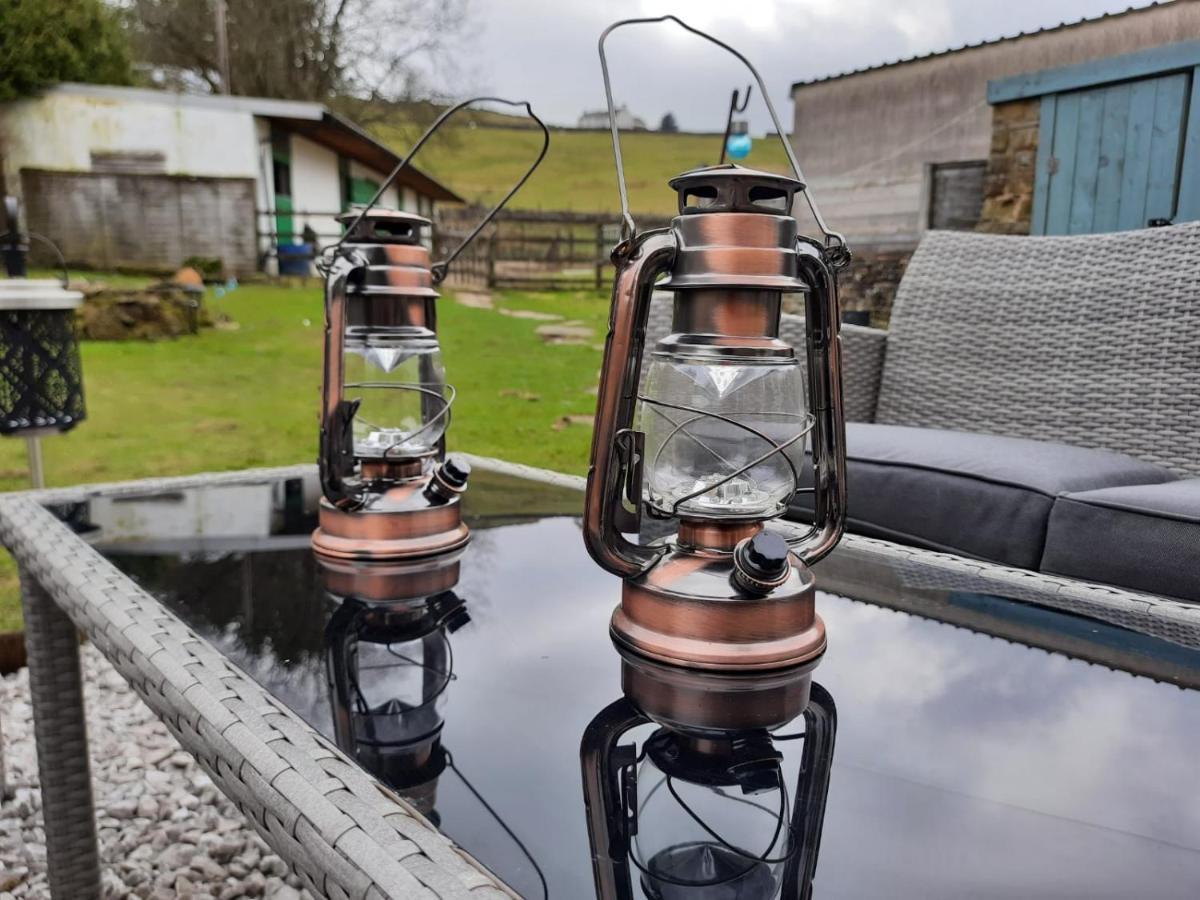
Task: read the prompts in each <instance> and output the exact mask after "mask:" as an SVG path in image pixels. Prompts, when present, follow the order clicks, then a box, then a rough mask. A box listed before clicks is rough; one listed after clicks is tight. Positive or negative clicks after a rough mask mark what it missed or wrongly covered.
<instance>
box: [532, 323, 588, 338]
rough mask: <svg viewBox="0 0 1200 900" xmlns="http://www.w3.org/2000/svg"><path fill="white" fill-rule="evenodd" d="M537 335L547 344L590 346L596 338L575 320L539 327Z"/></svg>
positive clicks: (585, 326)
mask: <svg viewBox="0 0 1200 900" xmlns="http://www.w3.org/2000/svg"><path fill="white" fill-rule="evenodd" d="M537 334H538V337H540V338H541V339H542V340H543V341H544V342H545V343H547V344H590V343H591V342H592V341H593V340H594V339H595V337H596V335H595V332H593V331H592V329H591V328H589V327H588V326H587V325H584V324H583V323H582V322H577V321H575V320H572V321H569V322H556V323H555V324H553V325H539V326H538V328H537Z"/></svg>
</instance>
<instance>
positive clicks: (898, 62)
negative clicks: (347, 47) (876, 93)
mask: <svg viewBox="0 0 1200 900" xmlns="http://www.w3.org/2000/svg"><path fill="white" fill-rule="evenodd" d="M1169 2H1171V0H1155V2H1153V3H1150V4H1148V5H1146V6H1130V7H1129V8H1127V9H1124V10H1121V11H1120V12H1114V13H1104V14H1102V15H1099V16H1088V17H1086V18H1083V19H1077V20H1076V21H1074V22H1060V23H1059V24H1057V25H1048V26H1046V27H1045V28H1038V29H1035V30H1034V31H1021V32H1018V33H1017V34H1009V35H1005V36H1003V37H998V38H991V39H990V40H986V41H976V42H975V43H973V44H963V45H962V46H961V47H950V48H949V49H947V50H933V51H930V52H929V53H920V54H917V55H916V56H906V57H904V58H903V59H895V60H892V61H891V62H883V63H876V64H874V65H871V66H863V67H862V68H860V69H851V70H850V71H848V72H838V73H836V74H834V75H822V76H821V77H819V78H810V79H809V80H807V81H796V82H793V83H792V92H793V93H795V91H796V89H797V88H802V87H805V86H807V85H810V84H821V83H822V82H826V81H836V80H837V79H839V78H849V77H850V76H851V75H861V74H863V73H864V72H875V71H878V70H880V69H890V68H893V67H895V66H903V65H907V64H908V63H914V62H920V61H922V60H925V59H935V58H937V57H939V56H949V55H950V54H952V53H962V52H964V51H966V50H974V49H976V48H977V47H990V46H992V45H993V44H1003V43H1006V42H1008V41H1016V40H1020V39H1021V38H1023V37H1031V36H1033V35H1035V34H1048V33H1050V32H1053V31H1064V30H1066V29H1068V28H1077V27H1079V26H1080V25H1088V24H1090V23H1092V22H1101V21H1103V20H1105V19H1119V18H1121V17H1122V16H1128V15H1131V14H1133V13H1140V12H1145V11H1147V10H1150V9H1154V8H1155V7H1157V6H1166V5H1167V3H1169Z"/></svg>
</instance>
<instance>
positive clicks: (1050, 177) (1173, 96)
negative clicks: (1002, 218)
mask: <svg viewBox="0 0 1200 900" xmlns="http://www.w3.org/2000/svg"><path fill="white" fill-rule="evenodd" d="M1191 79H1192V74H1191V73H1190V72H1177V73H1173V74H1170V75H1163V76H1158V77H1154V78H1143V79H1139V80H1137V81H1126V82H1122V83H1119V84H1113V85H1108V86H1105V87H1096V88H1089V89H1086V90H1078V91H1068V92H1065V93H1060V94H1050V95H1048V96H1045V97H1043V98H1042V114H1041V128H1040V135H1039V144H1040V145H1041V146H1040V150H1039V153H1038V169H1037V178H1036V184H1035V190H1034V205H1033V229H1032V230H1033V233H1034V234H1086V233H1091V232H1101V231H1123V230H1126V229H1130V228H1145V227H1147V225H1149V224H1150V222H1151V221H1153V220H1155V219H1160V220H1170V219H1174V218H1175V216H1176V213H1177V204H1178V199H1179V182H1180V177H1181V166H1180V164H1181V160H1182V158H1183V149H1184V137H1185V133H1186V129H1187V117H1188V103H1189V95H1190V89H1191Z"/></svg>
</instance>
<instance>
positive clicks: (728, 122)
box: [717, 84, 754, 166]
mask: <svg viewBox="0 0 1200 900" xmlns="http://www.w3.org/2000/svg"><path fill="white" fill-rule="evenodd" d="M753 90H754V85H752V84H748V85H746V94H745V96H744V97H742V100H741V103H739V102H738V91H737V88H734V89H733V96H732V97H730V98H729V115H727V116H726V117H725V136H724V137H722V138H721V161H720V162H719V163H717V165H720V166H723V165H725V150H726V148H727V147H728V146H729V132H730V131H732V130H733V117H734V115H735V114H737V113H744V112H745V111H746V107H747V106H749V105H750V94H751V92H752V91H753Z"/></svg>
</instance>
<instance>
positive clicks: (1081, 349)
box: [876, 222, 1200, 474]
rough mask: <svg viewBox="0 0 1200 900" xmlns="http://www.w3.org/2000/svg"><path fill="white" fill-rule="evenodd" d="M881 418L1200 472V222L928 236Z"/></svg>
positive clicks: (896, 327)
mask: <svg viewBox="0 0 1200 900" xmlns="http://www.w3.org/2000/svg"><path fill="white" fill-rule="evenodd" d="M876 421H877V422H881V423H887V424H892V425H917V426H923V427H931V428H948V429H954V430H959V431H977V432H984V433H991V434H1003V435H1011V436H1013V437H1027V438H1034V439H1040V440H1050V441H1059V442H1062V443H1067V444H1074V445H1077V446H1081V447H1095V448H1099V449H1105V450H1115V451H1118V452H1122V453H1128V454H1130V455H1131V456H1136V457H1139V458H1141V459H1144V460H1147V461H1149V462H1154V463H1157V464H1159V465H1161V466H1164V467H1165V468H1167V469H1170V470H1172V471H1174V472H1177V473H1179V474H1200V223H1197V222H1190V223H1187V224H1184V225H1175V226H1171V227H1167V228H1150V229H1144V230H1140V231H1124V232H1117V233H1113V234H1099V235H1076V236H1068V237H1017V236H1007V235H987V234H973V233H970V232H951V231H932V232H929V233H928V234H927V235H926V236H925V238H924V239H923V240H922V241H921V245H920V247H918V248H917V251H916V253H914V254H913V257H912V260H911V261H910V262H909V264H908V268H907V270H906V271H905V273H904V278H903V280H902V281H901V284H900V289H899V291H898V293H897V295H896V302H895V306H894V309H893V313H892V320H891V327H890V332H889V336H888V344H887V361H886V363H885V366H884V373H883V384H882V386H881V388H880V394H879V406H878V410H877V414H876Z"/></svg>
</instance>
